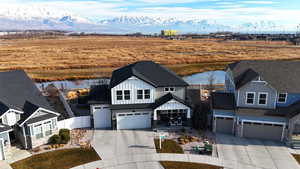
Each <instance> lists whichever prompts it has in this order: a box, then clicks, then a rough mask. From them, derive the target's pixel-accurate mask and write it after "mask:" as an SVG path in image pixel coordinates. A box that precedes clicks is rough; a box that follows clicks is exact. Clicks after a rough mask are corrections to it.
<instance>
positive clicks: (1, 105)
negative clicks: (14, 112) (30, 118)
mask: <svg viewBox="0 0 300 169" xmlns="http://www.w3.org/2000/svg"><path fill="white" fill-rule="evenodd" d="M7 110H9V107H8V106H6V105H5V104H4V103H2V102H1V101H0V116H2V115H3V114H4V113H5V112H7Z"/></svg>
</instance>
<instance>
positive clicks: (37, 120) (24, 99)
mask: <svg viewBox="0 0 300 169" xmlns="http://www.w3.org/2000/svg"><path fill="white" fill-rule="evenodd" d="M58 116H59V113H57V112H55V111H54V110H53V109H52V107H51V106H50V105H49V103H48V101H47V100H46V98H45V97H44V96H43V95H42V94H41V93H40V91H39V90H38V88H37V87H36V85H35V84H34V82H33V81H32V80H31V79H30V78H29V77H28V76H27V74H26V73H25V72H24V71H22V70H16V71H9V72H0V160H3V159H5V158H6V156H7V155H8V154H9V153H10V148H11V146H15V144H21V145H22V147H23V148H25V149H32V148H35V147H37V146H40V145H42V144H45V143H47V142H48V139H49V137H51V136H52V135H53V134H55V133H58V129H57V117H58Z"/></svg>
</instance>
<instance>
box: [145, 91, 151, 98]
mask: <svg viewBox="0 0 300 169" xmlns="http://www.w3.org/2000/svg"><path fill="white" fill-rule="evenodd" d="M144 98H145V99H150V90H149V89H146V90H144Z"/></svg>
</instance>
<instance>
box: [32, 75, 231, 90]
mask: <svg viewBox="0 0 300 169" xmlns="http://www.w3.org/2000/svg"><path fill="white" fill-rule="evenodd" d="M210 75H213V77H214V79H215V81H214V83H215V84H223V83H224V81H225V72H224V71H209V72H203V73H196V74H193V75H190V76H185V77H183V79H184V80H185V81H186V82H187V83H189V84H190V85H200V84H208V83H209V82H208V77H209V76H210ZM52 83H53V84H54V85H55V86H56V87H57V88H59V89H61V88H62V89H80V88H90V87H91V86H92V85H97V84H108V83H109V79H86V80H63V81H52V82H42V83H36V85H37V87H38V88H39V89H42V88H43V87H47V86H48V85H49V84H52Z"/></svg>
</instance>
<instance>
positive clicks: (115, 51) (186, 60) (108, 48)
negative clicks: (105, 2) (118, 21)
mask: <svg viewBox="0 0 300 169" xmlns="http://www.w3.org/2000/svg"><path fill="white" fill-rule="evenodd" d="M246 59H247V60H248V59H255V60H257V59H263V60H273V59H300V48H299V47H296V46H293V45H290V44H288V43H286V42H266V41H220V40H213V39H212V40H208V39H201V40H181V41H179V40H164V39H160V38H134V37H124V36H120V37H96V36H95V37H59V38H57V39H18V40H16V39H15V40H2V41H0V71H6V70H12V69H24V70H25V71H26V72H27V73H28V74H29V75H30V76H31V77H32V78H33V79H35V80H37V81H46V80H63V79H85V78H97V77H109V76H110V75H111V72H112V71H113V70H114V69H116V68H118V67H120V66H123V65H126V64H128V63H132V62H135V61H139V60H153V61H155V62H158V63H161V64H164V65H166V66H167V67H169V68H171V69H172V70H174V71H175V72H177V73H178V74H179V75H189V74H193V73H197V72H203V71H208V70H219V69H224V68H225V66H226V64H228V63H230V62H233V61H238V60H246Z"/></svg>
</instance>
